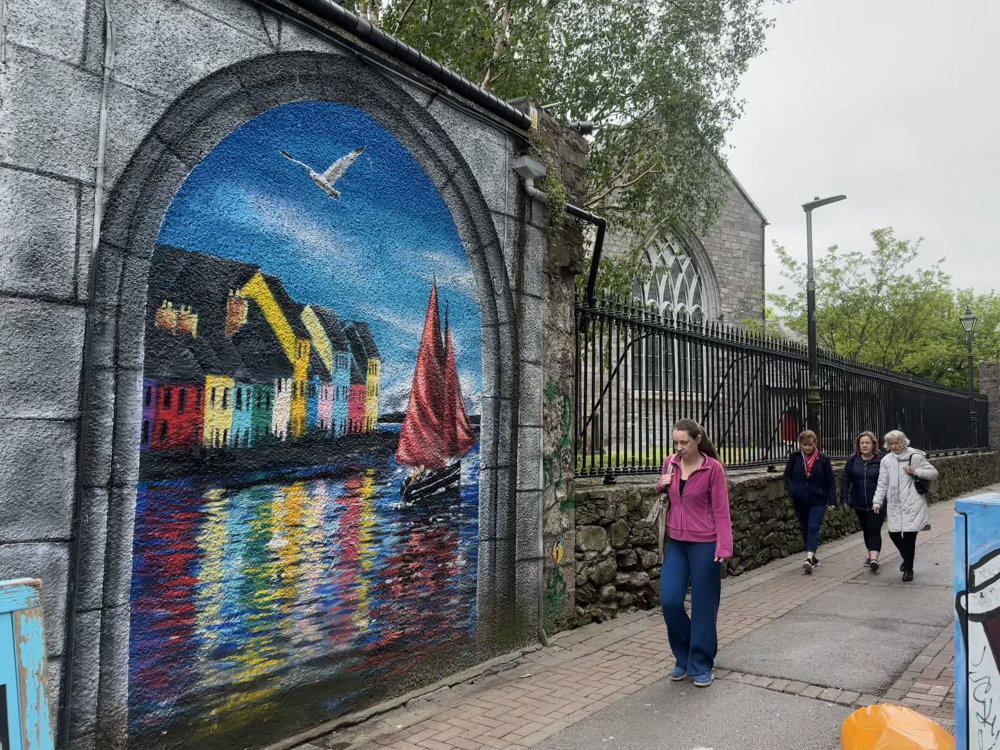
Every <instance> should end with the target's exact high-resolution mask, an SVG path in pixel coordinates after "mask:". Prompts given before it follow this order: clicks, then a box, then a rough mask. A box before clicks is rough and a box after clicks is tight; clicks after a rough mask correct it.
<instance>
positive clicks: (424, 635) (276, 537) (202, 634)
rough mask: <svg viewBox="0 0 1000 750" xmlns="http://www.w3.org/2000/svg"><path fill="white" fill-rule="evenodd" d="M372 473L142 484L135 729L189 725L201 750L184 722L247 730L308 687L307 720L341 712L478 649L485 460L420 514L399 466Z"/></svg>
mask: <svg viewBox="0 0 1000 750" xmlns="http://www.w3.org/2000/svg"><path fill="white" fill-rule="evenodd" d="M372 463H373V465H371V466H362V465H360V464H358V465H356V466H354V467H352V468H351V469H349V470H347V471H345V472H343V473H341V474H339V475H338V476H322V477H314V478H310V476H308V474H305V473H304V472H303V476H301V477H289V478H288V479H287V480H286V481H282V482H260V483H252V482H253V480H252V478H242V479H243V480H244V481H245V480H247V479H249V482H248V483H244V482H242V481H239V480H240V478H234V480H231V481H229V482H227V483H226V484H227V485H228V486H220V485H219V484H218V483H216V482H213V481H212V480H198V479H193V478H190V479H184V480H175V481H162V482H152V483H147V484H145V485H143V486H141V487H140V496H139V509H138V511H139V512H138V513H137V518H138V521H137V526H136V559H135V565H134V568H135V577H134V584H133V597H132V622H133V625H132V645H131V663H132V691H131V703H132V706H133V710H132V712H131V713H132V724H133V726H132V731H133V734H134V735H138V736H145V737H152V736H158V735H161V733H162V732H166V733H167V734H166V736H163V737H162V738H161V740H160V741H161V743H163V744H162V745H161V746H170V745H171V744H172V743H173V742H176V743H180V746H187V745H185V744H184V742H185V734H186V733H187V732H188V731H195V732H196V734H198V735H199V736H201V737H202V740H201V741H200V742H199V744H198V745H197V746H199V747H206V746H209V743H210V741H211V740H210V739H209V738H208V737H207V734H210V733H208V732H206V730H205V728H204V727H203V728H202V729H200V730H197V729H196V728H195V727H192V726H185V721H186V720H190V721H194V722H196V723H198V724H201V723H202V722H203V719H204V717H205V716H206V715H215V716H218V717H219V718H220V720H221V721H223V722H227V721H228V722H233V723H236V724H239V723H242V722H241V719H243V718H244V717H245V716H249V715H250V714H253V713H257V712H261V711H263V712H273V713H275V714H278V713H280V712H281V711H282V710H283V707H284V701H285V700H287V698H288V697H289V695H291V694H302V693H303V691H305V694H307V695H308V696H309V698H308V699H307V702H308V703H311V704H312V705H311V706H306V711H305V713H306V714H315V716H316V717H321V716H322V715H324V714H328V713H330V712H331V711H333V712H343V711H346V710H350V708H352V706H356V705H359V704H360V703H362V702H364V701H366V700H372V699H373V698H376V697H378V695H379V694H380V693H381V694H385V691H386V690H387V689H398V688H399V686H400V685H405V684H406V681H407V675H408V672H410V671H411V670H412V668H413V665H414V663H416V662H421V661H425V660H432V659H434V658H436V657H437V656H438V655H441V656H442V657H443V658H455V654H454V651H455V650H456V648H457V649H458V650H461V649H463V648H465V649H471V648H473V641H474V631H475V624H476V623H475V610H476V608H475V597H476V552H477V548H476V540H477V528H476V514H477V510H476V509H477V500H476V494H477V493H476V485H475V478H476V477H475V475H476V473H477V472H478V460H477V455H476V451H473V452H472V453H471V454H470V455H469V456H467V460H466V461H465V462H463V472H469V474H470V477H469V478H470V479H471V481H466V482H463V489H461V490H458V489H456V490H455V491H453V492H445V493H441V494H439V495H437V496H436V497H435V498H433V500H431V501H430V502H427V503H423V504H420V505H412V504H404V503H401V501H400V499H399V491H398V480H401V479H402V478H403V476H405V473H406V472H405V470H404V469H402V468H400V467H398V466H395V465H394V464H392V463H391V462H384V463H383V465H375V462H372ZM331 685H336V686H337V689H335V690H330V689H329V687H330V686H331ZM345 686H350V689H348V690H345V689H344V687H345ZM324 688H325V689H324ZM258 715H259V714H258ZM178 726H180V727H183V728H182V729H177V728H176V727H178ZM222 729H224V730H225V729H226V727H222ZM203 743H204V744H203Z"/></svg>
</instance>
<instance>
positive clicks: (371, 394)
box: [365, 358, 382, 430]
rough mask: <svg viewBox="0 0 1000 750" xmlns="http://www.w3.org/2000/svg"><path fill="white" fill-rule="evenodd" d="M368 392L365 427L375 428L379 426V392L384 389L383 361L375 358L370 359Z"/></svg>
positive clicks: (368, 428)
mask: <svg viewBox="0 0 1000 750" xmlns="http://www.w3.org/2000/svg"><path fill="white" fill-rule="evenodd" d="M367 385H368V394H367V398H365V429H366V430H374V429H376V428H377V427H378V413H379V411H378V410H379V394H380V392H381V390H382V361H381V360H379V359H375V358H369V360H368V377H367Z"/></svg>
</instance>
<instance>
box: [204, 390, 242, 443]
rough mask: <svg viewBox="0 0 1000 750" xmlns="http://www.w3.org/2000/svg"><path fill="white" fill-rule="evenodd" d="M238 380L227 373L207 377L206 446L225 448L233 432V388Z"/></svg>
mask: <svg viewBox="0 0 1000 750" xmlns="http://www.w3.org/2000/svg"><path fill="white" fill-rule="evenodd" d="M235 387H236V380H235V379H233V378H230V377H227V376H225V375H207V376H206V377H205V412H204V413H205V417H204V419H205V428H204V444H205V447H206V448H225V447H227V446H228V445H229V441H230V439H231V436H232V433H233V389H234V388H235Z"/></svg>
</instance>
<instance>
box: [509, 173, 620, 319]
mask: <svg viewBox="0 0 1000 750" xmlns="http://www.w3.org/2000/svg"><path fill="white" fill-rule="evenodd" d="M524 192H525V193H527V194H528V195H529V196H530V197H532V198H534V199H535V200H537V201H541V202H542V203H546V204H547V203H548V202H549V196H548V195H546V194H545V193H543V192H542V191H541V190H539V189H538V188H536V187H535V181H534V180H532V179H530V178H525V180H524ZM566 213H568V214H569V215H570V216H575V217H576V218H578V219H582V220H583V221H586V222H587V223H588V224H593V225H594V226H596V227H597V237H595V238H594V254H593V255H592V256H591V258H590V275H589V276H588V278H587V304H588V305H593V304H594V302H595V301H596V294H597V272H598V270H599V269H600V266H601V253H602V252H603V250H604V233H605V231H606V230H607V228H608V220H607V219H605V218H604V217H602V216H598V215H597V214H595V213H592V212H590V211H587V210H586V209H583V208H580V207H579V206H574V205H572V204H571V203H567V204H566ZM586 324H587V321H586V318H584V321H583V326H584V330H586V327H587V326H586Z"/></svg>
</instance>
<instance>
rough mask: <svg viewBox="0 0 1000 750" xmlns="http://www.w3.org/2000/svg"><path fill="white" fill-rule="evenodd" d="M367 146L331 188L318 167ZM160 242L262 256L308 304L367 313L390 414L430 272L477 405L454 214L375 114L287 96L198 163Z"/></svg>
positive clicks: (470, 319) (476, 366)
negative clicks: (317, 178)
mask: <svg viewBox="0 0 1000 750" xmlns="http://www.w3.org/2000/svg"><path fill="white" fill-rule="evenodd" d="M359 146H364V148H365V151H364V153H362V154H361V156H360V157H358V159H357V160H356V161H355V162H354V163H353V164H352V165H351V166H350V168H349V169H348V170H347V172H346V174H345V175H344V176H343V177H342V178H341V179H340V180H339V181H338V182H337V183H336V189H337V190H338V191H340V194H341V195H340V198H339V199H337V200H334V199H332V198H330V197H329V196H327V195H326V193H324V192H323V190H321V189H320V188H319V186H317V185H316V184H315V183H314V182H313V181H312V180H311V179H310V177H309V174H308V172H307V171H306V170H305V169H304V168H302V167H300V166H298V165H297V164H293V163H292V162H290V161H288V160H287V159H285V158H284V157H283V156H282V155H281V154H280V151H286V152H288V153H289V154H290V155H292V156H293V157H295V158H296V159H298V160H300V161H302V162H305V163H306V164H309V165H311V166H312V168H313V169H314V170H315V171H316V172H319V173H322V172H323V171H324V170H326V169H327V168H328V167H329V166H330V165H331V164H333V163H334V162H335V161H336V160H337V159H339V158H340V157H342V156H344V155H345V154H347V153H349V152H350V151H352V150H354V149H356V148H358V147H359ZM158 242H160V243H163V244H168V245H173V246H175V247H178V248H182V249H185V250H195V251H198V252H203V253H209V254H211V255H217V256H221V257H225V258H232V259H234V260H240V261H244V262H247V263H253V264H256V265H258V266H260V267H261V268H262V269H263V270H264V272H265V273H269V274H274V275H275V276H278V277H280V278H281V280H282V282H283V283H284V285H285V288H286V289H287V290H288V293H289V294H290V295H291V296H292V298H293V299H295V300H296V301H297V302H300V303H302V304H309V303H314V304H321V305H326V306H328V307H330V308H332V309H333V310H335V311H336V312H337V314H338V315H339V316H340V317H341V319H343V320H361V321H365V322H366V323H368V325H369V327H370V328H371V330H372V334H373V336H374V337H375V341H376V343H377V344H378V346H379V349H380V351H381V355H382V370H383V386H382V404H383V405H382V411H383V412H386V411H395V410H397V409H400V410H401V409H403V408H405V406H406V400H407V398H408V397H409V390H410V381H411V378H412V375H413V367H414V363H415V362H416V355H417V346H418V344H419V341H420V334H421V331H422V328H423V323H424V316H425V314H426V310H427V299H428V295H429V294H430V287H431V281H432V279H433V278H435V277H436V278H437V283H438V295H439V299H440V302H441V313H442V316H443V314H444V303H445V301H447V302H448V303H449V306H450V315H449V321H450V325H451V329H452V336H453V339H454V342H455V349H456V356H457V359H458V370H459V376H460V378H461V380H462V389H463V394H464V396H465V399H466V402H467V405H468V406H469V409H470V413H476V414H478V413H479V409H480V398H481V389H482V375H481V372H482V368H481V353H480V341H481V335H482V334H481V323H480V315H479V306H478V302H477V294H476V287H475V281H474V279H473V276H472V272H471V270H470V268H469V262H468V258H467V257H466V254H465V250H464V248H463V246H462V242H461V240H460V239H459V236H458V232H457V231H456V229H455V224H454V222H453V221H452V218H451V214H450V213H449V212H448V209H447V207H446V206H445V204H444V201H442V200H441V197H440V195H439V194H438V192H437V190H436V189H435V188H434V186H433V185H432V184H431V182H430V180H429V179H428V178H427V175H426V174H425V173H424V171H423V169H422V168H421V167H420V165H419V164H418V163H417V161H416V160H415V159H414V158H413V156H412V155H411V154H410V153H409V152H408V151H407V150H406V149H405V148H404V147H403V145H402V144H401V143H400V142H399V141H397V140H396V138H395V137H394V136H392V135H391V134H390V133H389V132H388V131H387V130H385V128H383V127H382V126H381V125H379V124H378V123H377V122H376V121H375V120H373V119H372V118H371V117H369V116H368V115H367V114H366V113H365V112H363V111H361V110H359V109H356V108H354V107H348V106H344V105H340V104H333V103H330V102H300V103H296V104H286V105H283V106H281V107H277V108H275V109H273V110H271V111H269V112H266V113H264V114H262V115H260V116H259V117H256V118H255V119H253V120H251V121H250V122H248V123H246V124H244V125H243V126H241V127H240V128H239V129H237V130H236V131H234V132H233V133H231V134H230V135H229V136H227V137H226V138H225V139H224V140H223V141H222V142H221V143H220V144H219V145H218V146H217V147H216V148H215V149H214V150H213V151H212V152H211V153H210V154H209V155H208V156H207V157H205V159H203V160H202V161H201V163H200V164H198V166H197V167H195V169H194V170H193V171H192V172H191V174H190V175H189V176H188V178H187V179H186V180H185V182H184V184H183V185H182V186H181V188H180V190H178V191H177V195H176V196H175V197H174V200H173V203H172V204H171V206H170V210H169V211H168V212H167V216H166V218H165V219H164V221H163V226H162V227H161V228H160V235H159V238H158Z"/></svg>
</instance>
